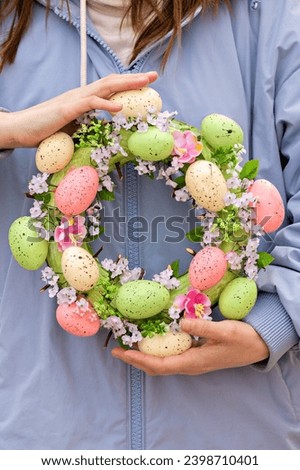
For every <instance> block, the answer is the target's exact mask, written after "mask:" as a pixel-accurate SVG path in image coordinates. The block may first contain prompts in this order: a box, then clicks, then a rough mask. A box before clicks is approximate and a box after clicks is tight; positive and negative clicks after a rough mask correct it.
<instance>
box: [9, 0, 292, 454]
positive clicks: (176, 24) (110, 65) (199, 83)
mask: <svg viewBox="0 0 300 470" xmlns="http://www.w3.org/2000/svg"><path fill="white" fill-rule="evenodd" d="M7 3H10V4H12V6H13V8H11V13H10V14H7V13H6V14H5V12H3V9H2V11H1V18H2V23H3V24H2V37H3V38H5V37H6V38H7V37H8V38H11V36H7V33H8V32H9V31H10V26H11V22H12V19H13V18H15V26H16V27H17V25H19V26H21V25H22V24H23V28H21V32H22V34H21V33H20V35H19V36H22V38H21V40H20V42H19V37H18V36H16V35H13V36H12V38H13V39H12V41H11V42H9V41H10V39H8V42H6V43H5V40H4V46H3V47H4V49H3V51H4V55H2V57H3V61H4V63H3V69H2V73H1V76H0V95H1V96H0V104H1V106H3V108H5V109H8V110H10V111H14V112H15V111H18V110H22V109H26V108H30V107H31V106H33V105H36V104H38V103H42V102H43V101H46V100H49V99H51V98H52V97H54V96H56V95H59V94H60V93H63V92H66V91H67V90H70V89H73V88H75V87H77V86H78V84H79V83H78V81H79V70H80V37H79V32H80V31H79V29H80V28H79V24H80V9H79V7H80V3H81V7H82V8H84V4H85V2H84V1H82V2H79V0H72V1H70V2H69V3H68V4H67V3H66V2H61V1H58V0H53V1H49V2H46V1H44V0H38V1H27V2H19V1H15V2H3V4H4V6H5V4H7ZM22 5H23V6H22ZM87 6H88V23H87V36H86V41H87V50H88V60H87V80H88V83H92V82H94V81H95V80H97V79H99V78H101V77H105V76H107V75H109V74H112V73H114V74H115V73H117V74H127V73H132V72H147V71H151V70H158V71H160V78H159V79H158V80H157V82H155V83H154V84H153V87H154V88H155V89H156V90H157V91H158V92H159V93H160V95H161V96H162V99H163V104H164V109H167V110H169V111H173V110H177V111H178V118H179V119H181V120H184V121H186V122H188V123H190V124H192V125H195V126H199V123H200V121H201V119H202V118H203V117H204V116H205V115H207V114H209V113H213V112H218V113H222V114H225V115H228V116H230V117H232V118H233V119H235V120H236V121H238V122H239V123H240V125H241V126H242V128H243V129H244V132H245V145H246V148H247V150H248V158H252V156H254V157H256V158H259V159H260V177H262V178H266V179H269V180H270V181H272V182H273V183H274V184H275V185H276V186H277V188H278V189H279V191H280V192H281V194H282V196H283V198H284V200H285V201H286V203H287V219H288V220H287V222H289V223H290V225H289V226H288V225H287V222H286V227H284V228H283V229H282V230H280V231H279V232H278V234H277V235H276V236H275V237H274V238H268V239H265V240H264V243H263V245H264V246H263V247H262V248H264V249H267V250H269V251H270V250H272V254H273V255H274V256H275V258H276V263H275V264H274V265H272V266H271V267H269V268H268V269H266V270H265V271H263V272H261V274H260V277H259V287H260V295H259V298H258V301H257V303H256V305H255V307H254V308H253V310H252V311H251V312H250V314H249V315H248V316H247V317H246V319H245V322H235V321H221V322H217V321H216V322H202V321H198V320H197V321H186V322H185V323H184V324H183V327H184V328H185V329H186V331H188V332H190V333H192V334H194V335H198V336H201V337H203V338H205V339H206V341H205V344H204V346H202V347H201V348H197V349H193V350H191V351H189V352H187V353H184V354H182V355H181V356H178V357H177V356H176V357H173V358H170V359H165V360H161V359H157V358H152V357H147V356H144V355H142V354H141V353H139V352H137V351H127V352H124V351H122V350H120V349H118V348H115V347H113V351H112V353H113V356H115V357H117V358H119V359H122V360H123V361H124V362H125V363H128V364H130V365H131V367H127V366H126V364H124V363H123V362H122V361H116V360H115V358H114V357H112V356H111V355H110V354H109V353H108V351H102V350H101V344H102V343H101V341H104V339H103V338H102V333H101V334H100V335H99V336H100V338H99V336H97V337H93V338H91V339H89V340H86V341H85V340H80V339H77V338H74V337H70V336H68V335H67V334H66V333H64V332H63V331H62V330H60V329H59V327H58V326H57V324H56V321H55V315H54V309H55V307H54V305H53V303H52V302H51V300H49V299H48V298H47V297H46V296H45V295H41V296H39V295H38V294H37V286H38V285H39V274H38V273H36V272H34V273H27V272H24V271H23V270H22V269H21V268H20V267H18V266H17V265H16V263H15V262H14V260H12V259H11V255H10V252H9V249H8V247H7V242H6V239H7V231H8V228H9V225H10V223H11V222H12V221H13V220H14V219H15V218H17V217H19V216H20V215H23V214H24V215H26V214H27V213H28V208H29V206H30V204H29V203H28V201H26V200H25V198H24V197H23V192H24V188H26V183H27V181H28V180H29V179H30V177H31V175H32V174H33V173H34V172H35V168H34V162H33V157H32V150H29V149H27V150H24V149H22V150H21V149H20V150H16V151H15V152H14V154H13V156H12V157H11V158H8V159H6V160H4V161H3V162H1V177H2V179H3V181H2V182H1V191H2V195H1V201H2V204H1V221H2V225H1V240H2V250H3V254H2V261H1V290H2V303H1V310H2V311H1V331H0V335H1V349H2V355H1V357H2V358H1V371H2V375H1V402H2V403H9V406H5V407H3V408H1V411H0V413H1V419H0V423H1V425H0V439H1V448H3V449H11V448H14V449H15V448H18V449H35V448H38V449H43V448H46V449H100V448H101V449H128V448H129V449H297V448H299V446H300V411H299V410H300V401H299V393H298V390H299V385H300V374H299V364H300V362H299V361H300V355H299V349H298V342H299V331H300V323H299V315H298V311H299V300H298V295H297V285H298V280H299V271H300V269H299V268H300V265H299V248H300V246H299V236H298V234H297V228H298V225H297V224H298V222H299V208H298V207H297V206H299V204H297V201H298V199H299V194H300V192H299V190H300V176H299V163H297V159H298V154H299V150H300V149H299V139H297V135H298V132H299V128H300V118H299V116H300V112H299V110H300V99H299V96H298V92H297V84H298V83H299V79H300V31H299V27H298V24H299V16H300V8H299V7H300V2H299V1H298V0H296V1H295V0H278V2H277V4H276V11H275V9H274V7H273V4H272V2H270V1H268V0H262V1H261V2H256V1H250V0H249V1H246V0H236V1H232V2H229V1H225V2H217V1H210V0H206V1H204V0H202V1H201V0H197V1H196V0H194V1H188V2H179V1H177V0H174V1H171V0H170V1H167V0H166V1H164V0H162V1H142V0H140V1H134V2H133V1H132V2H130V3H126V2H121V1H119V0H115V1H108V0H107V1H105V0H99V1H94V0H93V1H88V0H87ZM211 6H214V7H216V6H217V7H218V8H217V9H216V8H215V11H214V14H213V12H212V9H211V8H210V7H211ZM45 7H48V8H47V9H46V8H45ZM22 8H23V9H22ZM31 9H32V10H31ZM46 12H47V15H48V16H47V23H46V24H47V27H45V15H46ZM14 15H16V16H15V17H14ZM124 15H125V19H124V21H123V22H122V19H123V17H124ZM27 19H28V24H27ZM22 22H23V23H22ZM120 24H121V26H122V28H121V31H120V29H119V28H120ZM107 25H109V27H107ZM22 29H23V31H22ZM15 31H16V32H18V31H19V29H16V30H15ZM81 31H82V30H81ZM133 38H135V46H134V48H133V50H132V47H131V46H132V44H133ZM81 39H83V38H81ZM81 44H82V41H81ZM5 46H6V49H5ZM14 51H16V54H14V53H13V52H14ZM11 52H12V53H11ZM150 77H151V78H149V77H148V78H147V79H145V78H143V79H144V80H146V81H149V82H151V81H152V80H154V78H155V77H154V75H150ZM78 93H80V92H79V91H78ZM75 95H76V92H75ZM76 96H77V95H76ZM98 96H103V97H106V96H107V95H106V94H105V93H104V94H103V95H102V94H100V95H98ZM71 101H72V100H71ZM52 103H53V102H52ZM90 107H91V108H93V107H95V105H94V103H91V104H90ZM100 107H101V106H100ZM54 108H55V109H57V108H56V105H55V104H54ZM71 108H72V107H71ZM71 108H70V109H71ZM40 109H43V108H40ZM72 109H73V108H72ZM46 111H47V108H46V107H45V112H46ZM82 111H83V109H81V108H80V109H78V113H79V114H80V113H81V112H82ZM27 112H28V111H27ZM31 112H32V110H30V111H29V113H31ZM74 112H75V110H74V109H73V110H72V112H70V115H69V118H70V120H71V119H73V118H74ZM75 114H76V112H75ZM19 116H20V115H19ZM28 116H30V114H29V115H28ZM0 117H1V116H0ZM48 119H49V120H48V121H47V118H46V125H45V126H44V129H43V132H45V129H46V133H47V126H48V125H49V134H51V132H53V130H54V128H53V126H50V122H49V121H50V120H51V119H50V116H49V117H48ZM68 120H69V119H64V120H63V122H61V121H60V122H59V125H57V128H59V127H61V125H64V124H66V123H67V121H68ZM2 121H3V115H2ZM0 122H1V121H0ZM38 126H39V125H38V123H33V133H36V134H37V135H39V133H38V131H36V129H38ZM54 127H55V126H54ZM21 130H22V125H21ZM43 132H41V135H42V134H43ZM37 140H40V139H37ZM35 143H36V142H35ZM32 144H33V142H30V143H29V144H28V142H26V140H24V136H23V137H22V139H20V142H19V144H18V145H19V146H22V145H24V146H27V145H32ZM5 146H7V143H6V144H5V145H4V147H5ZM9 146H13V145H12V143H11V145H9ZM154 187H155V189H154ZM3 201H5V203H3ZM115 209H118V210H119V211H120V213H121V214H122V215H123V214H124V215H125V217H126V224H125V229H124V227H123V229H124V233H125V235H126V237H125V238H126V242H125V243H124V242H118V240H117V237H116V234H118V233H119V230H120V226H119V224H118V220H117V218H116V217H115V214H116V212H115V211H114V210H115ZM187 213H188V207H187V206H186V205H184V204H182V205H180V204H177V203H176V201H174V200H173V199H172V198H171V197H170V192H169V191H168V188H167V187H165V186H164V185H163V184H162V185H160V184H159V182H155V186H154V183H153V182H151V181H150V180H149V181H148V180H145V179H143V182H142V183H141V182H140V180H139V178H138V177H137V175H136V172H134V170H133V169H132V168H131V167H130V166H128V167H127V168H126V171H125V178H124V182H123V183H122V184H120V183H119V182H118V188H117V191H116V200H115V202H114V203H110V204H109V205H107V207H106V208H105V217H106V220H107V221H108V222H109V224H107V225H109V226H110V227H111V228H110V229H109V230H108V232H107V233H108V236H109V237H110V240H111V243H107V244H106V246H105V256H109V257H112V258H114V257H115V256H117V255H118V254H119V253H121V254H124V255H126V256H127V257H128V259H129V261H130V264H131V266H143V267H144V268H145V269H146V272H147V277H149V278H151V276H152V275H153V273H157V272H159V271H161V270H162V269H164V268H165V266H166V264H168V263H169V262H170V260H174V259H176V258H178V253H181V255H180V257H181V261H182V266H183V267H187V265H188V262H189V259H188V258H187V255H184V253H185V247H186V246H187V242H186V241H185V240H184V239H181V240H180V241H178V239H177V238H176V237H172V233H171V234H169V235H170V236H169V241H168V242H167V241H166V228H165V224H160V225H159V242H156V241H155V240H154V239H153V237H151V231H149V233H147V240H146V241H144V242H143V243H142V242H141V243H137V241H136V238H134V237H133V236H131V235H132V233H127V232H126V226H127V227H129V226H131V232H133V228H132V225H130V221H132V220H133V219H134V218H136V217H138V216H140V215H142V216H143V217H145V218H146V220H148V221H149V222H151V221H153V220H155V218H156V217H157V216H162V215H163V216H164V217H165V220H166V221H167V220H168V218H169V217H172V216H173V215H174V214H176V215H177V216H181V217H182V220H185V223H183V224H182V228H183V230H184V231H187V221H186V219H187ZM149 225H150V226H151V223H150V224H149ZM123 229H122V230H123ZM173 235H174V234H173ZM172 238H174V240H172ZM170 239H171V241H170ZM172 241H174V242H173V243H172ZM4 247H5V249H4ZM215 315H216V316H215V319H216V320H217V319H220V318H219V316H218V313H217V312H215ZM132 366H135V367H132ZM241 366H243V367H241ZM136 367H137V368H136ZM141 370H144V371H146V372H147V374H146V375H144V374H143V372H141ZM206 372H211V373H209V374H206ZM151 375H152V376H153V377H151ZM164 375H166V376H167V377H165V376H164ZM183 375H186V376H185V377H183ZM189 375H190V376H189Z"/></svg>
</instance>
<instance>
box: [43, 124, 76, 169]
mask: <svg viewBox="0 0 300 470" xmlns="http://www.w3.org/2000/svg"><path fill="white" fill-rule="evenodd" d="M73 153H74V143H73V140H72V138H71V137H70V136H69V135H68V134H66V133H65V132H56V133H55V134H53V135H51V136H50V137H47V139H45V140H43V141H42V142H41V143H40V145H39V146H38V148H37V151H36V155H35V163H36V166H37V168H38V170H39V171H42V172H43V173H49V174H52V173H57V172H58V171H60V170H62V169H63V168H65V166H67V165H68V163H69V162H70V160H71V158H72V155H73Z"/></svg>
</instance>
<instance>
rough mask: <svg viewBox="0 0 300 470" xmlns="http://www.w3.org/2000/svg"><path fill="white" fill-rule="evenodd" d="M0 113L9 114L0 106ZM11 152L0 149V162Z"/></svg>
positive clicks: (10, 150)
mask: <svg viewBox="0 0 300 470" xmlns="http://www.w3.org/2000/svg"><path fill="white" fill-rule="evenodd" d="M0 113H9V110H8V109H6V108H1V106H0ZM11 152H12V149H1V148H0V160H3V159H4V158H6V157H8V156H9V155H10V154H11Z"/></svg>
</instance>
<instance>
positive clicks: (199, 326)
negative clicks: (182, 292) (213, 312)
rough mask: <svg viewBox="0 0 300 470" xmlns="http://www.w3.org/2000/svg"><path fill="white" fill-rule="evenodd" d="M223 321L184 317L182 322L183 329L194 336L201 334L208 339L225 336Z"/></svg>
mask: <svg viewBox="0 0 300 470" xmlns="http://www.w3.org/2000/svg"><path fill="white" fill-rule="evenodd" d="M222 323H223V322H216V321H209V320H201V319H200V318H196V319H195V320H193V319H190V318H189V319H188V318H184V319H182V320H181V322H180V326H181V328H182V330H183V331H185V332H186V333H189V334H190V335H192V336H200V337H202V338H207V339H221V338H222V337H223V336H224V328H223V325H222Z"/></svg>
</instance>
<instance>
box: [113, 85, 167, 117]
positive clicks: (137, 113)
mask: <svg viewBox="0 0 300 470" xmlns="http://www.w3.org/2000/svg"><path fill="white" fill-rule="evenodd" d="M110 101H115V102H117V103H118V104H122V105H123V108H122V109H121V111H119V112H118V113H116V114H123V115H124V116H125V117H126V118H135V117H141V118H142V119H144V118H146V116H147V114H148V113H149V110H150V111H152V112H153V111H154V112H155V113H159V112H160V111H161V109H162V100H161V97H160V95H159V93H157V91H155V90H154V89H153V88H150V87H144V88H139V89H138V90H127V91H120V92H118V93H115V94H114V95H113V96H112V97H111V98H110Z"/></svg>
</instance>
